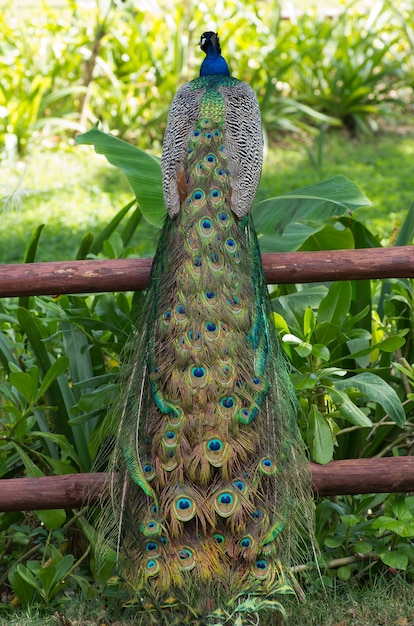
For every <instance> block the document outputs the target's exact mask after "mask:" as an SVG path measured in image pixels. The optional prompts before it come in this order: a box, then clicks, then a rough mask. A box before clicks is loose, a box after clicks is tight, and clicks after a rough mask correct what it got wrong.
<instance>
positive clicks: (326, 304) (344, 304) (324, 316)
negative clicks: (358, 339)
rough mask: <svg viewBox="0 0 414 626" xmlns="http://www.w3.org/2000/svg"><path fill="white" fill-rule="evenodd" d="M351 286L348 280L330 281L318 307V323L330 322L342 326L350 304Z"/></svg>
mask: <svg viewBox="0 0 414 626" xmlns="http://www.w3.org/2000/svg"><path fill="white" fill-rule="evenodd" d="M351 297H352V288H351V283H350V282H349V281H341V282H335V283H332V285H331V286H330V287H329V291H328V293H327V294H326V296H325V298H324V299H323V300H322V301H321V303H320V305H319V309H318V324H321V323H322V322H330V323H331V324H334V325H335V326H339V327H340V326H342V323H343V322H344V320H345V319H346V316H347V313H348V311H349V307H350V304H351Z"/></svg>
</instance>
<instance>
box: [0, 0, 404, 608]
mask: <svg viewBox="0 0 414 626" xmlns="http://www.w3.org/2000/svg"><path fill="white" fill-rule="evenodd" d="M161 4H162V3H160V5H155V4H151V3H148V5H147V6H146V10H145V12H144V11H143V10H142V9H140V8H137V7H133V6H132V3H127V2H126V3H124V4H123V5H122V7H121V6H118V5H117V4H116V3H115V2H113V3H112V2H108V3H106V4H105V6H104V3H99V2H97V4H96V6H92V7H90V8H82V6H81V5H80V3H79V4H78V3H76V2H71V3H68V7H67V8H66V9H65V14H64V16H63V14H61V13H59V14H58V17H56V16H55V15H53V18H54V19H52V14H51V12H50V10H49V9H47V8H46V7H45V10H44V11H42V13H41V14H40V15H38V16H36V17H30V19H26V20H22V19H20V18H19V16H18V15H17V14H16V13H15V12H14V10H13V7H12V5H11V4H10V5H9V6H8V8H7V10H5V11H4V12H2V14H1V15H0V32H2V34H3V38H2V40H1V43H0V70H1V71H0V75H1V89H0V105H1V108H0V115H1V119H0V141H3V140H4V141H6V140H7V141H9V142H10V141H11V139H10V137H15V138H17V141H18V145H19V148H20V150H21V151H22V152H24V150H25V149H26V147H27V142H28V141H29V140H30V141H31V140H32V138H33V137H34V136H36V134H38V136H39V134H41V135H42V136H44V134H45V133H51V132H53V133H57V132H58V129H59V133H60V134H59V136H60V137H61V136H62V135H61V133H62V132H63V131H62V129H66V131H67V130H70V131H73V130H75V129H80V130H81V129H83V128H84V126H85V125H86V124H87V123H88V122H89V121H90V120H95V119H96V118H99V119H101V120H102V123H103V126H104V128H106V129H108V128H109V129H111V130H112V131H114V132H115V133H116V134H118V135H121V136H122V137H124V138H126V139H128V140H129V141H131V142H133V143H136V144H139V145H140V146H141V147H143V148H148V147H152V148H155V149H157V148H158V147H159V142H160V138H161V136H162V131H163V127H164V125H165V120H166V113H167V109H168V105H169V102H170V100H171V97H172V95H173V93H174V91H175V90H176V87H177V83H178V82H179V80H184V79H185V78H186V77H191V76H192V75H193V69H192V68H193V67H194V64H195V61H194V47H195V45H196V42H197V38H198V35H199V31H200V23H201V20H202V18H205V16H204V15H203V13H202V8H200V7H199V6H191V7H190V6H189V5H183V4H182V3H181V4H179V3H178V2H177V3H174V5H172V4H171V3H169V5H168V6H169V7H172V8H171V12H170V13H166V12H165V11H164V10H163V7H162V6H161ZM411 8H412V7H411ZM409 9H410V6H409V3H405V4H404V3H402V4H401V5H400V7H399V8H395V7H394V6H392V5H391V4H388V3H386V2H383V3H377V4H375V7H374V9H372V11H371V12H370V13H369V14H368V15H367V14H359V13H357V12H356V11H355V12H352V13H350V12H348V13H347V20H345V19H344V17H343V16H341V15H340V16H338V17H334V18H332V19H330V20H326V19H325V18H322V17H319V16H317V15H315V14H312V15H310V14H303V15H299V16H297V19H296V20H295V19H291V20H282V19H281V18H280V13H279V10H278V8H277V6H275V5H273V4H272V3H267V2H263V3H260V2H258V3H256V5H255V7H254V8H252V7H251V6H250V5H249V3H247V2H246V3H242V4H238V3H231V2H228V3H223V6H222V7H218V8H217V13H220V15H221V19H223V15H224V18H225V19H226V20H228V22H229V23H231V25H232V26H231V31H230V32H229V33H228V36H227V38H226V39H227V41H226V42H225V43H226V46H227V50H226V53H227V54H228V56H229V57H230V58H232V65H233V67H237V74H238V75H239V76H241V77H243V78H245V79H246V80H248V81H249V82H250V83H251V84H252V86H253V87H254V88H255V89H256V90H257V92H258V94H259V98H260V101H261V106H262V113H263V118H264V122H265V124H266V128H267V130H268V131H272V130H273V129H274V128H275V127H279V128H283V129H285V130H288V129H298V128H305V127H306V128H308V129H313V130H314V129H316V128H318V127H319V126H320V125H321V124H322V125H324V126H325V125H329V124H337V123H338V121H339V123H342V124H345V125H346V126H347V127H348V128H349V129H350V130H352V131H353V132H354V131H355V130H356V129H358V128H366V127H367V126H368V125H372V124H373V123H374V122H375V121H376V120H377V119H378V117H376V114H378V113H380V112H382V111H384V110H385V109H386V108H387V110H389V106H390V105H391V104H393V105H394V106H395V105H396V104H397V103H399V104H400V106H408V105H406V104H405V100H406V97H407V93H409V90H410V89H411V88H412V85H413V75H414V72H413V65H412V63H413V62H412V50H413V36H412V24H410V19H411V20H412V12H411V13H410V11H409ZM215 17H216V16H215V15H213V14H212V15H211V19H212V20H213V21H214V19H215ZM144 18H145V19H144ZM26 29H29V30H30V29H31V33H32V34H33V35H35V36H32V37H26V33H27V30H26ZM335 38H336V39H335ZM325 40H328V41H329V45H324V41H325ZM165 51H166V52H165ZM410 53H411V54H410ZM332 68H334V70H335V73H332ZM275 77H277V79H275ZM78 142H79V143H81V142H82V143H91V144H93V145H94V146H95V149H96V151H98V152H100V153H103V154H104V155H105V156H106V158H107V159H108V160H109V161H110V162H111V163H112V164H114V165H115V166H117V167H119V168H120V169H121V170H122V171H123V172H124V173H125V175H126V177H127V178H128V181H129V183H130V185H131V188H132V190H133V192H134V194H135V197H131V202H130V203H128V204H127V205H126V206H125V207H123V208H121V207H120V208H119V212H118V213H117V215H116V216H115V218H114V219H113V220H112V221H111V222H110V223H108V225H107V226H106V228H105V229H104V230H103V231H101V232H98V233H94V235H92V234H88V235H86V236H85V237H84V238H83V239H82V240H81V241H79V247H78V249H77V251H75V250H74V254H73V256H76V257H77V258H85V257H90V258H94V257H110V258H117V257H125V256H129V255H133V254H136V253H137V249H136V247H132V246H131V240H132V237H134V238H135V239H138V240H139V239H140V237H141V238H143V237H145V235H144V234H143V233H145V232H146V231H145V229H146V228H148V227H150V228H152V229H155V228H157V226H159V223H160V219H161V216H162V213H163V207H162V196H161V190H160V172H159V163H158V160H157V159H156V158H154V157H152V156H150V155H149V154H148V153H145V152H143V151H141V150H139V149H137V148H134V147H133V146H131V145H128V144H125V143H121V142H120V141H119V140H118V139H116V138H114V137H112V136H109V135H107V134H105V133H102V132H100V131H99V130H97V129H96V128H95V129H93V130H92V131H89V132H88V133H87V134H84V135H83V136H82V137H81V138H79V139H78ZM131 196H132V194H131ZM295 203H296V204H295ZM367 204H368V200H367V198H366V197H365V196H364V194H363V193H362V192H361V191H360V190H359V189H358V188H357V187H356V186H355V185H354V184H353V183H351V182H350V181H348V180H347V179H344V178H343V177H340V176H337V177H335V178H333V179H331V180H329V181H323V182H322V183H319V184H317V185H314V186H313V187H312V188H309V187H306V188H302V189H300V190H298V191H297V193H296V194H295V197H294V198H293V196H289V194H287V195H285V196H283V197H278V198H271V199H265V200H262V201H261V202H258V203H257V204H256V206H255V208H254V210H253V214H254V218H255V223H256V227H257V230H258V233H259V239H260V241H261V246H262V250H263V251H267V252H269V251H277V250H280V249H283V250H285V251H287V250H297V249H301V250H311V249H323V248H326V247H330V248H331V249H332V248H337V249H342V248H366V247H374V246H375V247H377V246H380V245H381V244H380V242H379V241H378V239H377V238H376V237H375V236H374V235H373V234H372V232H371V231H370V228H369V226H368V225H366V224H362V223H361V222H360V221H358V220H357V219H355V218H354V217H352V216H351V215H350V211H351V210H354V209H355V208H357V207H361V206H366V205H367ZM413 207H414V205H413ZM413 207H412V208H411V210H409V211H408V214H407V217H406V219H405V221H404V222H403V223H402V225H401V228H400V230H399V233H398V236H396V237H395V243H396V244H397V245H403V244H407V243H409V242H410V241H411V240H412V237H413V234H414V231H413V228H414V226H413V225H414V219H413V215H414V208H413ZM402 208H403V209H406V208H408V207H402ZM321 209H323V211H321ZM293 216H294V217H293ZM276 223H278V224H279V225H281V230H283V233H282V234H280V233H279V232H278V233H277V232H275V228H274V225H275V224H276ZM148 224H149V225H150V226H148ZM41 231H42V228H41V227H39V228H38V229H37V230H36V231H35V232H34V233H33V236H32V238H31V240H30V241H29V243H28V245H27V249H26V253H25V261H26V262H30V261H33V260H34V259H35V258H36V250H37V245H38V242H39V238H40V236H41ZM272 297H273V298H274V320H275V324H276V326H277V328H278V330H279V332H280V336H281V339H282V345H283V348H284V349H285V351H286V353H287V355H288V357H289V359H290V360H291V362H292V380H293V383H294V385H295V388H296V390H297V395H298V397H299V403H300V426H301V429H302V432H303V436H304V439H305V441H306V443H307V445H308V448H309V454H310V457H311V458H312V459H313V460H314V461H316V462H318V463H327V462H329V461H330V460H331V459H332V458H334V459H339V458H359V457H371V456H385V455H390V454H393V455H407V454H412V451H413V441H414V413H413V408H414V404H413V400H414V389H413V388H414V343H413V339H414V336H413V330H414V328H413V314H412V311H413V298H414V292H413V286H412V281H410V280H403V279H398V280H397V279H396V280H389V281H378V280H376V281H359V282H357V281H345V282H341V283H335V284H324V283H321V284H318V285H314V286H309V285H296V286H282V285H280V286H275V287H273V288H272ZM140 298H141V295H140V294H131V293H127V294H124V293H121V294H97V295H81V296H60V297H58V298H49V297H30V298H27V297H26V298H23V297H22V298H20V299H18V300H3V301H1V302H0V328H1V334H0V405H1V406H0V409H1V413H0V430H1V436H0V478H9V477H15V476H21V475H26V476H42V475H47V474H64V473H72V472H78V471H80V472H85V471H89V470H90V469H91V467H92V464H93V461H94V458H95V454H96V451H97V449H98V448H99V445H100V443H101V438H102V424H103V423H104V422H105V416H106V412H107V406H108V404H109V403H110V401H111V399H112V398H113V397H114V396H115V395H116V393H117V389H118V387H117V385H118V383H117V379H118V369H119V364H120V361H121V355H122V349H123V347H124V345H125V341H126V338H127V337H128V335H129V332H130V330H131V328H132V324H133V320H134V318H135V316H136V314H137V311H138V310H139V306H140ZM316 513H317V537H318V540H319V543H320V548H321V565H322V567H323V566H324V565H326V564H330V567H328V568H327V569H323V573H324V576H323V578H324V582H325V585H326V586H330V585H332V584H333V583H334V580H335V579H339V580H343V581H346V580H349V579H352V580H363V579H364V577H365V576H366V575H367V573H368V572H369V574H370V575H372V573H375V572H376V573H381V574H384V575H389V576H392V575H393V573H395V571H400V572H404V573H405V574H406V576H407V577H408V578H410V577H413V576H414V545H413V541H414V539H413V538H414V498H413V497H412V496H408V495H404V494H400V495H396V494H394V495H387V494H382V495H375V494H373V495H365V496H359V497H341V498H336V499H328V498H324V499H322V500H320V501H318V502H317V505H316ZM80 535H82V537H83V538H84V539H83V540H82V541H78V539H79V536H80ZM74 539H76V541H74ZM93 546H94V535H93V530H92V529H91V527H90V526H89V525H88V524H87V522H86V521H85V519H84V518H83V515H82V512H79V511H72V512H65V511H63V510H59V511H37V512H35V513H33V514H29V515H27V514H26V515H25V514H22V513H5V514H2V515H1V516H0V553H1V554H2V570H1V571H0V585H1V588H2V590H4V593H3V600H4V604H3V606H2V608H3V609H4V610H5V611H8V610H11V608H12V606H13V594H15V595H16V596H17V597H18V598H19V600H20V603H21V605H22V606H23V607H29V606H32V605H37V606H39V607H41V608H45V607H48V608H47V610H49V607H51V610H55V609H56V608H60V607H61V606H63V605H64V603H65V602H68V600H69V599H70V597H71V594H73V592H74V590H75V589H76V590H80V591H82V593H84V594H85V595H86V596H92V595H93V594H95V593H96V587H94V586H93V582H94V579H93V577H94V574H96V572H95V571H94V559H93ZM112 565H113V564H112V563H111V562H108V572H107V573H108V575H109V573H110V571H111V568H112ZM309 569H310V571H311V570H312V564H310V565H309ZM305 578H306V573H305ZM310 578H311V579H313V578H314V577H313V576H311V577H310ZM100 582H101V583H102V584H103V581H100ZM310 584H311V585H312V584H313V585H315V586H317V585H318V584H319V583H313V582H312V583H310ZM114 586H115V587H116V581H114V584H113V585H112V586H111V585H109V586H108V587H106V588H105V589H106V593H107V595H108V596H110V595H111V594H112V593H113V588H114ZM10 600H11V603H10ZM14 604H16V600H14Z"/></svg>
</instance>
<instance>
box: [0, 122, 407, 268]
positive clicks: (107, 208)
mask: <svg viewBox="0 0 414 626" xmlns="http://www.w3.org/2000/svg"><path fill="white" fill-rule="evenodd" d="M309 150H310V151H311V152H312V151H313V152H314V151H315V147H314V146H312V140H309V138H307V137H289V138H284V139H283V140H282V141H280V142H278V143H275V144H272V146H271V148H270V149H269V151H268V153H267V155H266V158H265V165H264V172H263V178H262V183H261V186H260V188H259V194H258V198H259V199H262V198H265V197H270V196H273V195H278V194H281V193H285V192H288V191H291V190H292V189H296V188H298V187H302V186H304V185H309V184H311V183H313V182H316V181H317V180H318V179H319V178H329V177H331V176H335V175H336V174H343V175H344V176H347V177H348V178H350V179H351V180H353V181H354V182H356V183H357V184H358V185H359V186H360V187H361V188H362V190H363V191H364V192H365V193H366V195H367V196H368V197H369V198H370V200H371V201H372V206H371V207H367V208H363V209H359V210H358V212H357V213H356V217H358V218H359V219H361V220H362V221H363V222H364V223H366V224H367V225H368V226H369V227H370V228H371V229H372V230H373V231H374V232H375V234H377V235H378V236H379V237H380V239H381V240H382V241H383V243H384V244H385V245H387V244H389V243H390V242H392V241H393V237H394V235H395V231H396V229H398V227H399V226H400V225H401V222H402V221H403V219H404V216H405V214H406V212H407V210H408V208H409V206H410V204H411V203H412V202H413V201H414V192H413V189H412V163H413V158H414V126H411V127H407V128H405V130H404V133H398V132H385V133H380V134H378V135H376V136H362V137H360V138H359V139H358V140H351V139H350V138H349V136H348V135H346V134H345V133H339V132H331V133H330V134H328V135H327V136H326V137H325V140H324V149H323V158H322V161H321V163H320V164H319V168H316V167H315V166H314V165H312V162H311V159H310V157H309ZM2 171H3V172H4V174H5V175H4V177H2V181H1V182H0V198H2V199H3V201H2V202H0V209H1V213H0V215H1V221H0V263H19V262H21V261H22V260H23V254H24V250H25V246H26V243H27V241H28V239H29V236H30V234H31V232H32V231H33V230H34V229H35V228H36V227H37V226H38V225H39V224H46V227H45V229H44V231H43V233H42V236H41V240H40V245H39V250H38V256H37V260H39V261H59V260H70V259H73V258H75V256H76V252H77V249H78V247H79V244H80V241H81V238H82V237H83V235H84V234H85V233H87V232H93V233H95V234H97V233H99V232H100V231H101V230H102V228H103V227H104V226H105V225H106V224H107V223H108V221H109V220H110V219H111V218H112V217H113V216H114V215H115V213H116V212H117V211H118V210H119V209H120V208H121V207H122V206H124V205H125V204H126V203H127V202H128V201H129V200H130V199H131V197H132V194H131V192H130V190H129V187H128V184H127V182H126V180H125V179H124V178H123V176H122V174H120V173H119V172H118V171H117V170H116V169H114V168H112V167H111V166H109V165H108V164H107V162H106V161H105V159H103V157H99V156H97V155H96V154H95V153H94V152H93V151H92V149H91V148H88V147H80V146H79V147H75V148H67V149H56V148H54V149H50V148H49V149H45V148H43V149H41V148H40V147H33V148H32V152H31V154H30V155H29V157H28V158H27V159H26V162H25V163H18V164H14V166H11V165H7V164H6V163H3V165H2ZM140 228H141V227H140ZM139 232H140V236H139V238H137V239H136V240H135V242H134V245H135V249H134V253H135V254H137V255H147V254H150V253H151V252H152V251H153V249H154V245H155V242H156V239H157V230H156V229H151V228H145V229H144V230H142V229H141V230H140V231H139Z"/></svg>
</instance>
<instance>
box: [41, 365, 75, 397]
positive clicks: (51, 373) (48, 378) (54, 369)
mask: <svg viewBox="0 0 414 626" xmlns="http://www.w3.org/2000/svg"><path fill="white" fill-rule="evenodd" d="M68 367H69V359H68V357H67V356H60V357H58V358H57V359H56V361H55V362H54V363H52V365H51V367H50V368H49V369H48V371H47V372H46V374H45V376H44V377H43V380H42V384H41V385H40V388H39V391H38V392H37V394H36V399H35V402H38V401H39V400H40V398H41V397H42V396H43V394H44V393H46V391H47V390H48V389H49V387H50V385H51V384H52V383H53V382H54V381H55V380H56V379H57V378H58V377H59V376H61V375H62V374H64V373H65V372H66V370H67V369H68Z"/></svg>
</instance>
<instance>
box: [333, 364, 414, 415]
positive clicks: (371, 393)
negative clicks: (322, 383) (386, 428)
mask: <svg viewBox="0 0 414 626" xmlns="http://www.w3.org/2000/svg"><path fill="white" fill-rule="evenodd" d="M352 387H354V388H356V389H358V390H359V391H360V392H361V393H362V394H363V395H364V396H366V397H367V398H368V400H371V401H372V402H376V403H377V404H379V405H381V406H382V408H383V409H384V411H385V412H386V413H387V414H388V415H389V417H390V419H392V420H393V422H395V423H396V424H397V425H398V426H404V424H405V421H406V416H405V412H404V408H403V406H402V404H401V400H400V399H399V397H398V396H397V394H396V392H395V391H394V389H393V388H392V387H391V386H390V385H389V384H388V383H387V382H385V380H383V379H382V378H380V377H379V376H377V375H376V374H372V373H371V372H363V373H362V374H357V375H356V376H352V377H351V378H347V379H345V380H341V381H337V382H336V383H335V388H336V389H338V390H345V389H349V388H352ZM366 419H368V418H366Z"/></svg>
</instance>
